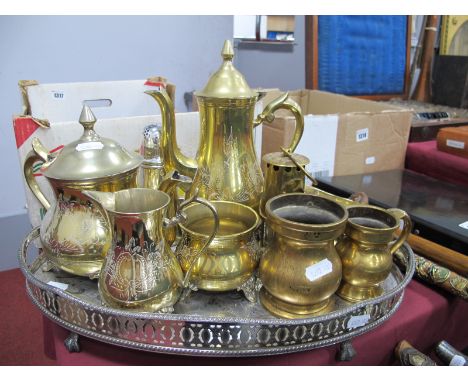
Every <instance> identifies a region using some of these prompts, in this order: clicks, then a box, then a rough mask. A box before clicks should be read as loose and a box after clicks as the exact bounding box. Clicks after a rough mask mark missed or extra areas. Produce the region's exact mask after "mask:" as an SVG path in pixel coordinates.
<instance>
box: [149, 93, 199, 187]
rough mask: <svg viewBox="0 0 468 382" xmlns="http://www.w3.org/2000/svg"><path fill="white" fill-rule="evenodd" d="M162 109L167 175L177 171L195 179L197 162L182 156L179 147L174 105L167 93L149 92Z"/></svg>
mask: <svg viewBox="0 0 468 382" xmlns="http://www.w3.org/2000/svg"><path fill="white" fill-rule="evenodd" d="M145 93H146V94H148V95H150V96H151V97H153V98H154V99H155V100H156V102H157V103H158V105H159V107H160V108H161V117H162V134H161V154H162V158H163V163H164V170H165V171H166V173H169V172H170V171H173V170H176V171H177V172H179V173H180V174H182V175H186V176H189V177H191V178H193V177H194V176H195V172H196V171H197V161H196V160H195V159H192V158H189V157H187V156H185V155H184V154H182V152H181V151H180V149H179V146H178V145H177V137H176V124H175V113H174V104H173V103H172V100H171V99H170V98H169V95H168V94H167V92H166V91H155V90H147V91H145Z"/></svg>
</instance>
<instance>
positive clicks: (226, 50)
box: [221, 40, 234, 61]
mask: <svg viewBox="0 0 468 382" xmlns="http://www.w3.org/2000/svg"><path fill="white" fill-rule="evenodd" d="M221 56H222V57H223V59H224V60H229V61H232V59H233V58H234V49H233V47H232V43H231V40H226V41H224V46H223V50H222V52H221Z"/></svg>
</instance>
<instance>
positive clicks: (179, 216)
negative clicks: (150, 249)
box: [164, 188, 219, 288]
mask: <svg viewBox="0 0 468 382" xmlns="http://www.w3.org/2000/svg"><path fill="white" fill-rule="evenodd" d="M191 203H200V204H203V205H205V206H206V207H208V208H209V209H210V211H211V213H212V214H213V218H214V226H213V232H212V233H211V235H210V236H209V238H208V240H207V241H206V243H205V244H204V245H203V247H202V248H201V249H200V250H199V251H198V253H197V254H196V256H194V257H193V259H192V260H191V262H190V265H189V267H188V269H187V272H186V273H185V276H184V281H183V287H184V288H186V287H187V286H188V285H189V281H190V275H191V274H192V268H193V266H194V265H195V263H196V261H197V260H198V259H199V258H200V256H201V255H202V254H203V253H204V252H205V251H206V250H207V249H208V246H209V245H210V244H211V242H212V241H213V239H214V238H215V236H216V234H217V233H218V229H219V215H218V211H217V210H216V207H215V206H214V205H213V204H211V203H210V202H209V201H207V200H206V199H204V198H200V197H199V196H198V188H197V189H195V192H194V194H193V196H191V197H190V198H189V199H186V200H184V201H183V202H182V203H180V205H179V209H178V210H177V212H176V215H175V216H174V217H173V218H172V219H165V224H164V225H165V227H166V228H167V227H171V226H172V225H174V224H178V223H183V222H184V221H185V219H186V216H185V215H184V213H183V211H182V210H183V208H184V207H185V206H188V205H189V204H191Z"/></svg>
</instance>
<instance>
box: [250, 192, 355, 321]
mask: <svg viewBox="0 0 468 382" xmlns="http://www.w3.org/2000/svg"><path fill="white" fill-rule="evenodd" d="M265 210H266V223H267V226H268V229H269V230H270V231H271V232H272V235H270V236H271V237H270V238H269V243H268V245H267V248H266V249H265V253H264V254H263V256H262V258H261V260H260V265H259V277H260V280H261V281H262V284H263V286H262V289H261V290H260V301H261V303H262V305H263V306H264V307H265V308H266V309H267V310H268V311H270V312H271V313H272V314H274V315H275V316H279V317H285V318H301V317H305V316H308V315H311V314H314V313H316V312H318V311H320V310H322V309H325V308H326V307H327V306H328V305H329V302H330V297H331V296H332V295H333V294H334V293H335V292H336V290H337V289H338V287H339V285H340V281H341V275H342V267H341V259H340V257H339V256H338V254H337V252H336V250H335V246H334V241H335V240H336V239H337V238H338V237H339V236H340V235H341V234H342V233H343V232H344V230H345V227H346V221H347V219H348V212H347V211H346V209H345V208H344V207H342V206H341V205H340V204H338V203H336V202H334V201H332V200H329V199H326V198H322V197H319V196H314V195H309V194H304V193H290V194H283V195H278V196H276V197H274V198H272V199H270V200H269V201H268V202H267V203H266V207H265Z"/></svg>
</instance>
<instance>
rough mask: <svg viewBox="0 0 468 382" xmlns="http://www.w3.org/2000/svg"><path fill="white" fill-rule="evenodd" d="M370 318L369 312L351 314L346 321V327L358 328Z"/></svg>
mask: <svg viewBox="0 0 468 382" xmlns="http://www.w3.org/2000/svg"><path fill="white" fill-rule="evenodd" d="M369 320H370V314H362V315H360V316H351V318H350V319H349V321H348V325H347V327H348V329H355V328H359V327H360V326H364V325H365V324H367V323H368V322H369Z"/></svg>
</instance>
